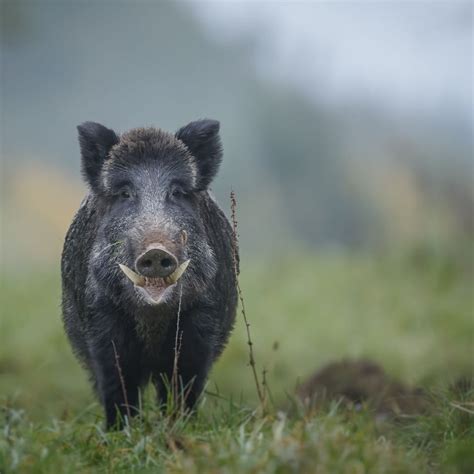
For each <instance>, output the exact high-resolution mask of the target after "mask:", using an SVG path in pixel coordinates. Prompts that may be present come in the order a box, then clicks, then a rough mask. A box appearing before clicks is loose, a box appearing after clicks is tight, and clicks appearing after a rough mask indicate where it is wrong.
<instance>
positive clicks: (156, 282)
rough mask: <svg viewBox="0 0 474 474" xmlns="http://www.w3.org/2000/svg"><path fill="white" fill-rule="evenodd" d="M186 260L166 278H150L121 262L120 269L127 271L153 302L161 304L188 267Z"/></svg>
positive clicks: (130, 277) (135, 283)
mask: <svg viewBox="0 0 474 474" xmlns="http://www.w3.org/2000/svg"><path fill="white" fill-rule="evenodd" d="M190 261H191V260H186V261H185V262H183V263H182V264H181V265H179V266H178V268H176V270H175V271H174V272H173V273H172V274H171V275H168V276H167V277H164V278H149V277H145V276H143V275H139V274H138V273H135V272H134V271H133V270H131V269H130V268H128V267H127V266H126V265H122V264H121V263H119V267H120V270H122V272H123V273H125V275H126V277H127V278H128V279H129V280H130V281H131V282H132V283H133V284H134V285H135V288H137V289H139V290H141V291H142V293H145V296H146V297H147V299H148V300H150V302H151V303H152V304H159V303H160V302H161V301H162V299H163V296H164V294H165V292H166V290H167V289H168V288H169V287H171V286H173V285H175V284H176V283H177V281H178V280H179V279H180V278H181V277H182V276H183V273H184V272H185V271H186V268H188V265H189V262H190Z"/></svg>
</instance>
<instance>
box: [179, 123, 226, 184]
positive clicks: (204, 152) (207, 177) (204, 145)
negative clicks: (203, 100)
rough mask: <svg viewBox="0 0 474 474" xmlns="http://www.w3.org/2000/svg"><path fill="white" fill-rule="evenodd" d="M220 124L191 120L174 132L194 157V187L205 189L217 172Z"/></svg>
mask: <svg viewBox="0 0 474 474" xmlns="http://www.w3.org/2000/svg"><path fill="white" fill-rule="evenodd" d="M219 128H220V124H219V122H218V121H217V120H207V119H206V120H198V121H196V122H191V123H189V124H188V125H186V126H185V127H182V128H180V129H179V130H178V131H177V132H176V138H178V139H179V140H181V141H182V142H183V143H184V144H185V145H186V146H187V147H188V149H189V151H190V152H191V153H192V155H193V156H194V157H195V158H196V164H197V166H198V177H197V185H196V188H197V189H199V190H204V189H206V188H207V187H208V186H209V184H210V183H211V181H212V180H213V179H214V176H215V175H216V174H217V171H218V169H219V165H220V164H221V161H222V144H221V139H220V137H219Z"/></svg>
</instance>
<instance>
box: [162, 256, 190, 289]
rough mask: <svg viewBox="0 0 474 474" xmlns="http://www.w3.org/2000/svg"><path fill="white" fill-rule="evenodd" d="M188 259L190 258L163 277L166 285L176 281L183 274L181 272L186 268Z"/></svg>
mask: <svg viewBox="0 0 474 474" xmlns="http://www.w3.org/2000/svg"><path fill="white" fill-rule="evenodd" d="M190 261H191V260H186V261H185V262H183V263H182V264H181V265H180V266H179V267H178V268H177V269H176V270H175V271H174V272H173V273H172V274H171V275H168V276H167V277H165V278H164V280H165V283H166V284H168V285H172V284H173V283H176V282H177V281H178V280H179V279H180V278H181V277H182V276H183V273H184V272H185V271H186V268H188V265H189V262H190Z"/></svg>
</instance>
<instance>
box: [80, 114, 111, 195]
mask: <svg viewBox="0 0 474 474" xmlns="http://www.w3.org/2000/svg"><path fill="white" fill-rule="evenodd" d="M77 131H78V133H79V146H80V148H81V155H82V174H83V175H84V179H85V180H86V182H87V183H88V184H89V185H90V187H91V189H92V190H93V191H97V189H98V187H99V176H100V171H101V169H102V165H103V164H104V160H105V159H106V158H107V155H108V153H109V151H110V149H111V148H112V147H113V146H114V145H115V144H116V143H118V141H119V139H118V137H117V135H116V134H115V132H114V131H113V130H110V129H109V128H106V127H104V126H103V125H101V124H100V123H95V122H84V123H82V124H81V125H78V127H77Z"/></svg>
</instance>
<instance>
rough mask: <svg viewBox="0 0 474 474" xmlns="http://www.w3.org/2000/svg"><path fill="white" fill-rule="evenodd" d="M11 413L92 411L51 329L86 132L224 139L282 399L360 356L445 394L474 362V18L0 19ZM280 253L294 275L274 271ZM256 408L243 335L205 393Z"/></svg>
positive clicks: (4, 386) (225, 194) (255, 303)
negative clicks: (218, 134)
mask: <svg viewBox="0 0 474 474" xmlns="http://www.w3.org/2000/svg"><path fill="white" fill-rule="evenodd" d="M1 8H2V12H1V22H2V24H1V48H2V68H1V69H2V70H1V74H2V76H1V106H2V107H1V109H2V113H1V127H0V130H1V156H2V167H1V298H2V299H1V301H2V302H1V308H0V311H1V320H0V395H1V396H7V397H8V398H14V399H15V400H17V403H19V404H21V405H23V406H26V407H28V408H29V410H30V411H31V412H32V413H34V414H35V415H37V416H41V414H43V415H44V414H45V413H46V414H52V413H55V414H60V413H61V412H62V411H64V410H73V411H75V410H79V409H80V408H81V407H83V406H85V404H86V403H87V402H88V401H89V400H90V401H91V400H93V397H92V394H91V392H90V389H89V387H88V384H87V380H86V376H85V374H84V373H83V372H82V370H81V369H80V367H79V366H78V364H77V363H76V362H75V361H74V359H73V356H72V354H71V351H70V349H69V347H68V344H67V341H66V339H65V336H64V334H63V331H62V325H61V320H60V309H59V304H60V281H59V258H60V252H61V246H62V242H63V238H64V234H65V232H66V229H67V226H68V224H69V222H70V221H71V218H72V216H73V214H74V212H75V210H76V209H77V207H78V205H79V203H80V200H81V198H82V196H83V194H84V192H85V186H84V185H83V184H82V183H81V181H80V174H79V151H78V145H77V140H76V130H75V126H76V125H77V124H79V123H81V122H82V121H85V120H94V121H98V122H101V123H103V124H104V125H106V126H108V127H111V128H114V129H115V130H117V131H119V132H120V131H125V130H127V129H129V128H132V127H136V126H144V125H154V126H158V127H163V128H165V129H168V130H175V129H177V128H179V127H180V126H182V125H184V124H186V123H187V122H189V121H191V120H194V119H196V118H200V117H211V118H216V119H218V120H220V121H221V129H222V138H223V142H224V147H225V157H224V162H223V166H222V169H221V172H220V174H219V177H218V179H217V180H216V182H215V183H214V186H213V187H214V189H213V190H214V192H215V194H216V195H217V197H218V199H219V201H220V203H221V205H222V207H223V208H224V209H225V210H226V211H228V209H229V207H230V206H229V192H230V189H231V188H233V189H234V190H235V191H236V194H237V199H238V218H239V234H240V240H241V253H242V259H243V264H242V287H243V291H244V298H245V300H246V303H247V311H248V317H249V319H250V322H251V325H252V326H251V329H252V334H253V338H254V343H255V347H256V355H257V363H258V365H259V370H262V369H263V368H264V367H265V368H266V369H268V377H269V384H270V388H271V389H272V391H274V393H275V397H276V398H277V399H278V400H283V399H284V398H285V393H286V392H289V393H291V392H292V391H293V388H294V386H295V385H296V383H297V382H298V380H302V379H304V378H305V377H306V376H307V375H309V374H310V373H311V372H312V371H313V370H315V369H316V368H318V367H320V366H321V365H322V364H324V363H325V362H327V361H329V360H333V359H339V358H342V357H344V356H369V357H372V358H374V359H376V360H377V361H379V362H381V363H382V365H384V367H386V368H387V370H388V371H390V372H391V373H393V374H395V375H397V376H399V377H401V378H403V379H404V380H406V381H408V382H411V383H417V384H422V385H425V386H428V387H429V386H434V385H437V384H446V383H449V382H450V381H453V380H455V379H456V378H457V377H458V376H460V375H469V374H471V375H472V372H473V360H474V340H473V337H474V312H473V299H472V290H473V288H472V287H473V247H472V237H473V230H474V212H473V210H474V206H473V203H474V192H473V187H472V178H473V156H472V125H473V123H472V122H473V121H472V57H473V56H472V53H473V51H472V41H471V40H472V10H473V7H472V3H470V2H454V3H449V2H439V3H430V4H427V3H423V2H410V3H401V2H400V3H384V4H383V5H382V4H377V3H374V2H348V3H345V2H337V3H298V4H295V3H291V2H288V3H265V2H261V3H254V2H232V3H228V2H222V3H217V2H209V3H206V2H156V3H153V2H145V1H128V2H114V3H113V4H112V3H111V2H105V1H104V2H94V3H92V2H85V1H84V2H82V1H77V2H61V1H56V2H47V1H36V2H27V1H22V0H19V1H14V2H13V1H3V2H2V3H1ZM282 255H284V257H282ZM216 386H217V387H218V389H219V391H220V392H222V393H224V394H225V395H226V396H233V397H234V398H238V397H240V396H241V395H242V396H244V397H246V398H252V397H254V389H253V385H252V378H251V373H250V371H249V368H248V367H247V345H246V342H245V336H244V327H243V323H242V321H241V319H240V317H239V318H238V320H237V324H236V329H235V333H234V336H233V337H232V339H231V342H230V344H229V347H228V349H227V350H226V352H225V353H224V356H223V357H222V359H221V360H220V361H219V362H218V364H217V365H216V366H215V368H214V370H213V372H212V375H211V379H210V382H209V390H212V391H215V389H216V388H215V387H216Z"/></svg>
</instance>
